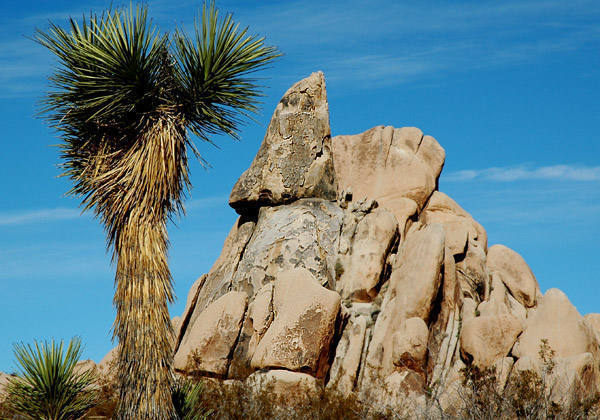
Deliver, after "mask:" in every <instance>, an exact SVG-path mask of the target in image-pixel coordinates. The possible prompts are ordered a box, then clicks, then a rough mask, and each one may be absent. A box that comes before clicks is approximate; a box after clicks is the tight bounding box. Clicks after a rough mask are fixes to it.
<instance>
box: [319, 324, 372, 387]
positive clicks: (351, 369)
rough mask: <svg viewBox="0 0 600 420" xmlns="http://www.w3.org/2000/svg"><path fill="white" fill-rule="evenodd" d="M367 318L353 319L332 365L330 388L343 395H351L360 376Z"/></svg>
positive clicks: (339, 344)
mask: <svg viewBox="0 0 600 420" xmlns="http://www.w3.org/2000/svg"><path fill="white" fill-rule="evenodd" d="M367 322H368V318H367V316H364V315H362V316H357V317H352V318H350V319H349V320H348V324H347V325H346V328H345V329H344V332H343V334H342V338H341V339H340V341H339V343H338V345H337V347H336V350H335V359H334V360H333V364H332V365H331V370H330V374H329V382H328V383H327V387H328V388H333V389H336V390H337V391H338V392H339V393H340V394H341V395H345V396H347V395H350V394H351V393H352V391H353V389H354V384H355V383H356V379H357V376H358V371H359V367H360V362H361V355H362V351H363V346H364V341H365V332H366V329H367Z"/></svg>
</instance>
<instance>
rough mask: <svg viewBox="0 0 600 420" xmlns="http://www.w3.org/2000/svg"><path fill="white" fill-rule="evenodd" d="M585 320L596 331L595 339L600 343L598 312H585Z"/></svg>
mask: <svg viewBox="0 0 600 420" xmlns="http://www.w3.org/2000/svg"><path fill="white" fill-rule="evenodd" d="M583 319H584V320H585V322H587V324H588V325H589V326H590V328H591V329H592V331H594V332H595V333H596V339H597V341H598V343H600V314H587V315H586V316H584V317H583Z"/></svg>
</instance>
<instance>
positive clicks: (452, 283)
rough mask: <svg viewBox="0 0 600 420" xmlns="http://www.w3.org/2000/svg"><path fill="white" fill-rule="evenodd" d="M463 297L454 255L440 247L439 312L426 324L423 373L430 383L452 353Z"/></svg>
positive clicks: (446, 363) (441, 373)
mask: <svg viewBox="0 0 600 420" xmlns="http://www.w3.org/2000/svg"><path fill="white" fill-rule="evenodd" d="M462 302H463V297H462V293H461V290H460V286H459V284H458V281H457V279H456V264H455V262H454V256H453V255H452V252H451V251H450V250H449V249H448V247H447V246H445V248H444V269H443V279H442V296H441V302H440V303H439V305H440V308H439V313H438V315H437V317H436V318H435V321H434V322H433V324H432V325H430V327H429V341H428V344H427V348H428V352H429V357H428V358H427V376H428V380H429V382H430V384H432V383H434V382H435V381H437V380H439V377H440V375H445V371H447V367H448V368H449V363H450V360H448V359H449V358H450V359H451V358H452V356H453V355H454V350H455V345H456V342H457V340H454V338H455V336H456V335H458V334H459V331H458V329H459V326H460V325H459V324H460V308H461V306H462Z"/></svg>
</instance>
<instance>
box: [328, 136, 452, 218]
mask: <svg viewBox="0 0 600 420" xmlns="http://www.w3.org/2000/svg"><path fill="white" fill-rule="evenodd" d="M332 147H333V160H334V167H335V175H336V178H337V182H338V185H339V188H340V190H348V189H350V190H351V191H352V193H353V195H354V197H356V198H357V199H362V198H363V197H368V198H370V199H375V200H377V201H378V202H379V203H380V204H381V205H382V206H383V207H385V208H387V209H388V210H390V211H391V212H392V213H394V215H395V216H396V218H397V219H398V222H400V225H399V228H400V229H401V230H403V229H404V222H405V221H406V219H408V218H409V217H411V216H412V215H413V214H415V211H416V210H417V209H422V208H423V206H424V205H425V203H426V201H427V199H428V198H429V196H430V195H431V193H432V192H433V191H434V190H435V188H436V183H437V178H438V176H439V175H440V172H441V170H442V167H443V166H444V159H445V151H444V149H443V148H442V147H441V146H440V145H439V144H438V142H437V141H436V140H435V139H434V138H433V137H431V136H424V135H423V132H422V131H421V130H419V129H418V128H414V127H403V128H394V127H389V126H388V127H384V126H378V127H374V128H372V129H370V130H368V131H365V132H364V133H361V134H356V135H352V136H336V137H334V138H333V140H332ZM411 201H412V203H411ZM413 203H416V206H415V205H414V204H413ZM415 207H416V208H415Z"/></svg>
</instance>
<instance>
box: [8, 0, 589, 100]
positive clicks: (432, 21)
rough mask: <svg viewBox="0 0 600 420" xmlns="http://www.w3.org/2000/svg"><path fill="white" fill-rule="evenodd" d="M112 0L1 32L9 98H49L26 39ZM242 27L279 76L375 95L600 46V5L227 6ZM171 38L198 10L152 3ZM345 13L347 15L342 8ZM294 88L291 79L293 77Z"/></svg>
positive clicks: (14, 23) (39, 16)
mask: <svg viewBox="0 0 600 420" xmlns="http://www.w3.org/2000/svg"><path fill="white" fill-rule="evenodd" d="M109 4H110V3H109V2H108V1H106V2H102V1H99V0H86V2H85V4H84V5H81V4H78V5H77V6H76V7H69V9H64V10H51V9H49V10H45V11H43V12H41V13H40V12H37V13H35V14H34V13H32V14H31V15H30V16H24V17H22V18H21V19H14V20H11V21H6V22H4V21H2V20H1V18H0V26H2V25H5V26H6V28H7V29H8V30H7V31H5V33H4V34H5V35H4V36H2V33H1V31H0V62H2V63H5V64H3V66H2V68H0V97H13V96H23V95H32V94H33V93H34V92H36V91H37V92H39V91H40V90H44V87H45V85H46V82H45V77H44V76H45V75H46V74H48V72H49V71H50V63H51V62H52V59H51V57H50V55H49V54H48V53H47V52H46V51H44V50H43V49H42V48H41V47H39V46H35V45H34V44H33V43H32V42H30V41H27V40H23V39H22V38H21V39H18V38H16V37H15V36H14V34H15V33H17V34H19V36H21V35H20V34H23V33H25V34H32V33H33V28H34V27H36V26H40V27H42V28H43V27H45V26H46V25H47V20H48V19H51V20H54V21H57V22H59V23H61V21H64V19H65V18H66V17H67V16H69V15H72V16H76V17H79V16H81V13H82V12H88V11H89V10H90V9H94V10H101V9H102V8H103V7H107V6H108V5H109ZM218 5H219V7H221V8H222V9H223V10H227V11H234V12H235V17H236V19H239V21H240V22H242V23H243V24H244V25H249V27H250V30H251V31H252V32H255V33H259V34H264V35H267V37H268V42H270V43H275V44H277V45H279V46H280V47H281V49H282V51H284V52H285V54H286V56H285V58H284V59H283V60H282V61H283V62H282V63H281V64H280V65H278V72H277V73H274V74H273V77H274V78H276V79H277V78H278V77H283V76H284V75H286V74H287V73H290V72H294V74H295V72H298V71H301V72H302V73H304V72H305V71H306V69H310V70H314V69H316V68H319V69H322V70H324V71H326V73H327V76H328V79H329V80H331V81H336V83H346V84H352V85H353V86H359V87H360V86H363V87H365V88H370V87H373V86H374V85H376V86H390V85H399V84H405V83H410V82H413V81H415V80H419V79H421V80H426V81H427V79H431V78H433V77H438V76H439V75H440V74H441V73H444V72H464V71H472V70H473V69H479V68H486V67H494V66H505V65H515V64H519V63H526V62H530V61H531V60H535V59H537V58H539V57H541V56H545V55H549V54H561V53H563V52H566V51H572V50H576V49H580V48H586V47H588V46H589V45H592V46H595V45H597V43H598V42H600V29H598V27H597V25H596V22H597V20H598V18H600V3H599V2H597V1H594V0H572V1H570V2H564V1H559V0H550V1H547V0H543V1H542V0H525V1H510V0H509V1H506V2H502V3H501V4H499V3H496V2H485V1H483V2H479V3H477V4H475V5H469V6H465V5H462V6H461V5H455V4H452V5H449V4H448V3H444V2H434V3H433V4H432V5H429V6H425V5H422V4H420V3H408V2H389V1H384V0H373V1H372V2H361V1H359V0H348V1H346V2H344V3H343V5H342V3H340V2H329V3H327V4H322V3H321V4H317V3H316V1H313V0H304V1H289V2H283V3H281V4H279V3H278V4H277V7H273V4H272V2H263V3H261V4H254V3H252V4H241V3H239V2H234V1H233V0H221V1H219V3H218ZM149 6H150V11H151V13H152V15H153V16H155V17H156V18H157V23H159V24H160V25H161V28H162V29H163V30H169V29H172V28H173V27H174V26H175V25H181V26H182V27H184V28H187V29H191V21H192V19H191V16H195V15H196V13H197V11H198V4H197V2H194V1H191V0H185V1H184V2H183V3H182V2H179V3H177V6H176V7H175V6H173V4H172V2H167V1H166V0H153V1H150V2H149ZM342 9H343V12H340V10H342ZM286 80H287V79H286Z"/></svg>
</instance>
